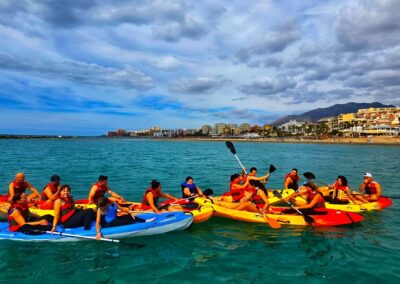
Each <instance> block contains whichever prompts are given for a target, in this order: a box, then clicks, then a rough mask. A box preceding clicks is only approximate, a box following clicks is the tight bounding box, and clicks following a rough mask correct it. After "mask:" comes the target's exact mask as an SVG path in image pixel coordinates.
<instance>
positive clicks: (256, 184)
mask: <svg viewBox="0 0 400 284" xmlns="http://www.w3.org/2000/svg"><path fill="white" fill-rule="evenodd" d="M247 190H251V193H252V194H251V197H250V201H251V202H252V203H253V207H254V209H253V210H251V211H254V212H259V211H260V212H264V213H268V207H269V202H268V192H267V189H266V188H265V186H264V184H263V183H262V182H261V181H260V180H250V181H249V186H248V187H247ZM256 204H264V205H263V206H262V207H260V208H258V207H257V205H256Z"/></svg>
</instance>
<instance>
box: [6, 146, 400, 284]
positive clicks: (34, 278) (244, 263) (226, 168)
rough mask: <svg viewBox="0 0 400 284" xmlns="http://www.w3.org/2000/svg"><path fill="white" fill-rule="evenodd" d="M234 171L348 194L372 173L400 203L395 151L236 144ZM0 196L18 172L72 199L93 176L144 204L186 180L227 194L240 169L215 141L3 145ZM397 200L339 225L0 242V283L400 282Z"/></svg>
mask: <svg viewBox="0 0 400 284" xmlns="http://www.w3.org/2000/svg"><path fill="white" fill-rule="evenodd" d="M235 146H236V150H237V152H238V156H239V157H240V159H241V161H242V162H243V164H244V165H245V166H246V167H247V168H250V167H252V166H255V167H257V168H258V169H259V172H260V174H261V173H263V172H266V171H267V169H268V166H269V164H270V163H272V164H274V165H275V166H276V167H277V171H276V172H274V173H273V174H272V177H271V179H270V182H269V183H268V186H269V187H270V188H279V187H281V186H282V183H283V177H284V175H285V174H286V173H287V172H288V171H289V170H290V169H291V168H293V167H296V168H298V169H299V171H300V172H305V171H311V172H313V173H315V174H316V175H317V177H318V178H319V179H321V180H323V181H326V182H328V183H331V182H332V181H333V180H334V179H335V177H336V176H337V175H339V174H343V175H345V176H347V177H348V180H349V183H350V186H351V187H352V189H356V188H357V187H358V186H359V184H360V182H361V181H362V174H363V173H364V172H366V171H368V172H371V173H372V174H373V175H374V176H375V179H376V180H377V181H379V182H380V183H381V184H382V186H383V190H384V193H385V194H386V195H391V196H400V188H399V182H398V179H399V178H398V175H399V172H398V171H399V166H400V162H399V161H400V148H399V147H398V146H378V145H314V144H267V143H235ZM0 153H1V155H0V167H1V171H0V188H1V190H0V191H1V192H2V193H6V191H7V186H8V183H9V182H10V181H11V180H12V179H13V176H14V174H15V173H16V172H18V171H23V172H25V173H26V176H27V179H28V180H29V181H30V182H31V183H32V184H33V185H34V186H36V187H37V188H38V189H41V188H42V187H43V186H44V185H45V184H46V183H47V181H48V179H49V177H50V176H51V175H52V174H54V173H56V174H59V175H60V176H61V178H62V182H63V183H68V184H70V185H71V186H72V190H73V194H74V196H75V198H83V197H86V196H87V194H88V190H89V188H90V185H91V184H92V183H94V182H95V181H96V179H97V177H98V176H99V175H100V174H104V175H108V176H109V185H110V186H111V188H112V189H113V190H115V191H117V192H118V193H120V194H121V195H123V196H124V197H126V198H127V199H129V200H137V201H139V200H141V198H142V196H143V192H144V190H145V189H146V188H147V187H148V185H149V183H150V181H151V180H152V179H158V180H160V181H161V182H162V185H163V190H164V191H166V192H169V193H172V194H175V195H179V192H180V189H179V188H180V187H179V184H180V183H181V182H182V181H183V180H184V178H185V177H186V176H187V175H191V176H193V177H194V179H195V182H196V183H197V184H198V185H199V186H200V187H201V188H207V187H210V188H213V189H214V191H215V192H216V193H222V192H223V191H225V190H226V189H227V187H228V184H229V177H230V175H231V174H232V173H234V172H240V168H239V167H238V164H237V162H236V160H235V158H234V157H233V156H232V154H231V153H230V152H229V151H228V149H227V148H226V146H225V143H223V142H178V141H176V142H175V141H174V142H170V141H140V140H129V139H127V140H123V139H121V140H110V139H77V140H0ZM399 204H400V200H394V204H393V206H392V207H391V208H389V209H387V210H384V211H382V212H373V213H367V214H366V215H365V221H364V222H363V223H362V224H360V225H357V226H354V227H346V228H325V229H316V228H296V227H283V228H282V229H280V230H272V229H270V228H268V227H267V226H265V225H261V224H247V223H240V222H234V221H232V220H224V219H219V218H212V219H211V220H210V221H208V222H206V223H203V224H196V225H193V226H192V227H191V228H190V229H189V230H187V231H184V232H177V233H170V234H166V235H162V236H154V237H148V238H132V239H128V240H124V242H123V243H121V244H119V245H118V244H109V243H103V242H95V241H93V242H91V241H89V242H76V243H59V244H52V243H21V242H10V241H0V257H1V261H0V269H1V274H0V282H2V283H5V282H7V283H10V282H12V283H13V282H14V283H16V282H18V283H43V282H44V281H46V282H57V283H73V282H76V283H84V282H87V283H128V282H130V283H132V282H133V283H136V282H143V283H144V282H145V281H146V282H147V283H149V282H151V283H171V282H174V283H178V282H179V283H205V282H209V283H216V282H226V283H265V282H273V283H295V282H296V283H301V282H307V283H338V282H340V283H393V282H395V281H399V280H400V220H399V215H400V214H399V213H400V206H399Z"/></svg>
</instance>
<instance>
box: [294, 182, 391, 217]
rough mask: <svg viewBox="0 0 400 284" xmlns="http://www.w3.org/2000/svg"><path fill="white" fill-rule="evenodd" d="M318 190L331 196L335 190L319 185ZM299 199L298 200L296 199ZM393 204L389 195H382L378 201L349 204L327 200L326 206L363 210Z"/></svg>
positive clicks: (354, 210) (350, 210)
mask: <svg viewBox="0 0 400 284" xmlns="http://www.w3.org/2000/svg"><path fill="white" fill-rule="evenodd" d="M318 190H319V191H320V192H321V193H322V194H323V196H329V194H330V193H331V192H332V191H333V190H332V189H329V187H327V186H324V187H319V188H318ZM303 200H304V199H303ZM296 201H297V200H296ZM391 205H392V200H391V199H390V198H388V197H384V196H381V197H379V199H378V200H377V201H374V202H368V203H362V204H354V203H351V201H350V202H349V203H348V204H334V203H331V202H327V201H326V202H325V207H326V208H329V209H336V210H343V211H347V212H363V211H371V210H381V209H384V208H386V207H390V206H391Z"/></svg>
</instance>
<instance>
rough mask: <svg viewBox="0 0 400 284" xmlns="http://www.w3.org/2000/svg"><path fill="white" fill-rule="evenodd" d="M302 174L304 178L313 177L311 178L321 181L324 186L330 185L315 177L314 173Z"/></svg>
mask: <svg viewBox="0 0 400 284" xmlns="http://www.w3.org/2000/svg"><path fill="white" fill-rule="evenodd" d="M303 176H304V177H305V178H306V179H313V180H316V181H318V182H319V183H322V184H323V185H325V186H328V187H329V186H330V185H329V184H327V183H326V182H324V181H322V180H319V179H317V178H316V177H315V175H314V174H313V173H311V172H305V173H304V174H303Z"/></svg>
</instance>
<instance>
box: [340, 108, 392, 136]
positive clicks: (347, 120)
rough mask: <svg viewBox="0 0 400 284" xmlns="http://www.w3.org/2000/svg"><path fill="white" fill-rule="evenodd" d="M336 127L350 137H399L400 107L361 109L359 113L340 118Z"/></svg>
mask: <svg viewBox="0 0 400 284" xmlns="http://www.w3.org/2000/svg"><path fill="white" fill-rule="evenodd" d="M334 126H335V127H336V128H334V129H338V130H343V132H344V133H347V134H350V135H351V134H359V135H388V136H398V135H399V127H400V107H391V108H367V109H359V110H358V111H357V113H354V114H343V115H340V116H338V119H337V125H334Z"/></svg>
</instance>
